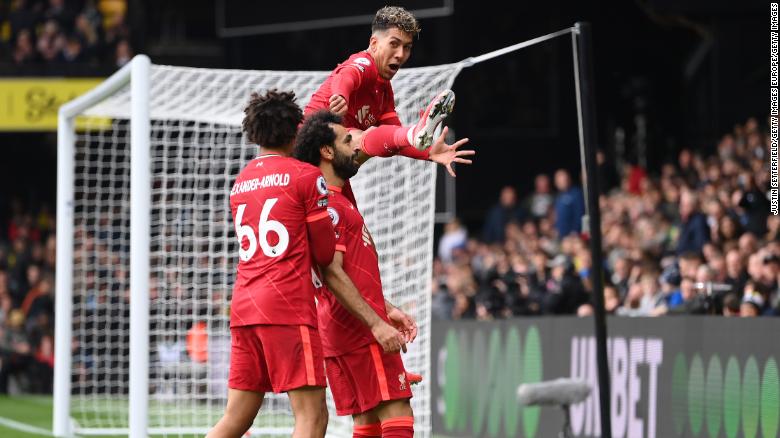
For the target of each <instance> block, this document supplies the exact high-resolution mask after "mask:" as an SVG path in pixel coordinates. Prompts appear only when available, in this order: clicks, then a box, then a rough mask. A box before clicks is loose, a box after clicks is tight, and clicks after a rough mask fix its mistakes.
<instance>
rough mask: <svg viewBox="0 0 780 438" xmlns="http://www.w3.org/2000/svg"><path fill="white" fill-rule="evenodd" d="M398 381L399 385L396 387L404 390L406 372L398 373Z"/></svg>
mask: <svg viewBox="0 0 780 438" xmlns="http://www.w3.org/2000/svg"><path fill="white" fill-rule="evenodd" d="M398 382H400V383H401V385H400V386H399V387H398V389H399V390H400V391H404V390H406V373H401V374H399V375H398Z"/></svg>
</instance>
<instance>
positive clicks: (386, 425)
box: [293, 111, 417, 438]
mask: <svg viewBox="0 0 780 438" xmlns="http://www.w3.org/2000/svg"><path fill="white" fill-rule="evenodd" d="M341 120H342V118H341V117H339V116H337V115H335V114H333V113H331V112H328V111H320V112H317V113H315V114H312V115H310V116H309V117H308V118H307V119H306V121H305V122H304V124H303V126H302V127H301V129H300V130H299V131H298V137H297V139H296V144H295V150H294V153H293V154H294V156H295V157H296V158H298V159H299V160H302V161H305V162H307V163H310V164H313V165H317V166H319V168H320V170H321V171H322V173H323V175H324V176H325V180H326V181H327V183H328V189H329V190H330V196H329V198H328V203H329V206H328V213H329V214H330V218H331V220H332V221H333V224H334V226H335V231H336V254H335V255H334V256H333V263H332V265H342V266H343V269H344V272H346V273H347V275H348V276H349V278H350V280H351V281H352V282H353V283H354V285H355V287H357V290H359V291H360V293H361V295H362V296H363V298H364V299H365V301H366V302H367V303H368V304H369V305H370V306H371V307H372V308H373V310H374V311H375V312H376V313H377V314H379V315H380V316H381V317H382V318H383V319H384V320H386V321H387V322H389V323H391V324H393V325H395V326H396V327H397V328H398V329H399V330H400V331H401V332H402V333H403V334H404V336H405V340H406V341H407V342H411V341H413V340H414V338H415V336H416V335H417V327H416V325H415V324H414V321H413V320H412V319H411V318H410V317H409V316H407V315H406V314H404V313H403V312H402V311H400V310H398V309H397V308H395V307H393V306H392V305H391V304H390V303H389V302H387V301H386V300H385V298H384V294H383V292H382V282H381V279H380V275H379V259H378V256H377V253H376V249H375V247H374V242H373V239H372V237H371V234H370V233H369V231H368V229H367V228H366V226H365V223H364V222H363V217H362V216H361V215H360V212H359V211H358V209H357V208H356V207H355V206H354V205H353V204H352V202H351V201H350V200H349V199H347V198H346V197H345V196H344V194H343V193H342V187H343V186H344V183H345V182H346V181H347V179H349V178H351V177H352V176H354V175H355V173H357V170H358V168H359V167H360V162H359V161H358V155H359V150H358V148H357V147H356V146H353V145H355V143H354V142H352V138H351V134H350V133H349V132H348V131H347V129H346V128H345V127H344V126H342V125H341V124H340V123H341ZM328 275H329V274H328V272H327V270H326V272H325V278H326V283H327V279H328ZM317 314H318V319H319V329H320V334H321V336H322V344H323V350H324V352H325V363H326V367H325V368H326V373H327V376H328V382H329V384H330V388H331V391H332V392H333V398H334V401H335V403H336V410H337V413H338V415H352V416H353V418H354V424H355V426H354V435H353V436H354V437H379V436H382V437H395V438H411V437H412V436H413V435H414V417H413V413H412V407H411V405H410V403H409V399H410V398H411V397H412V392H411V389H410V383H411V382H409V381H408V380H409V379H408V374H407V373H406V371H405V369H404V365H403V362H402V360H401V355H400V354H399V353H397V352H395V353H385V352H382V349H381V348H380V346H379V345H377V343H376V342H375V341H374V338H373V336H372V333H371V330H369V329H368V327H367V326H366V325H365V324H363V323H361V322H360V321H359V320H358V319H357V318H355V317H354V316H353V315H352V314H351V313H350V312H349V311H347V310H346V309H345V308H344V307H343V306H342V305H341V304H340V303H339V301H338V300H337V299H336V297H335V296H334V295H333V294H332V293H331V292H330V291H328V290H327V289H325V288H322V289H320V294H319V296H318V305H317Z"/></svg>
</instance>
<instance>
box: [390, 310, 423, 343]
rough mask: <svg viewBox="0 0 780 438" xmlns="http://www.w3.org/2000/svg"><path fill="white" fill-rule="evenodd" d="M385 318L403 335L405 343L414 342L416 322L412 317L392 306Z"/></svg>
mask: <svg viewBox="0 0 780 438" xmlns="http://www.w3.org/2000/svg"><path fill="white" fill-rule="evenodd" d="M387 318H388V319H389V320H390V324H392V325H393V327H395V328H396V329H397V330H398V331H399V332H401V334H402V335H404V340H405V341H406V342H407V343H412V342H414V339H415V338H416V337H417V324H416V323H415V322H414V318H412V317H411V316H409V315H407V314H406V313H404V312H403V311H402V310H401V309H399V308H397V307H393V309H392V310H391V311H389V312H388V313H387ZM404 352H405V351H404Z"/></svg>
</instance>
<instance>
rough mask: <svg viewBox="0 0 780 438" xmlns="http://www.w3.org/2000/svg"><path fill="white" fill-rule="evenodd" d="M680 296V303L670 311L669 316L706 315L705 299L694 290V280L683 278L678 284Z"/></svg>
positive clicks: (706, 304) (707, 305) (706, 305)
mask: <svg viewBox="0 0 780 438" xmlns="http://www.w3.org/2000/svg"><path fill="white" fill-rule="evenodd" d="M680 296H681V297H682V303H681V304H680V305H679V306H677V307H675V308H673V309H670V310H669V312H668V314H669V315H702V314H704V313H707V310H708V307H709V304H708V302H707V297H706V296H704V294H702V293H699V291H697V290H696V286H695V279H693V278H690V277H683V279H682V282H681V283H680Z"/></svg>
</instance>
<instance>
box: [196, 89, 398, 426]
mask: <svg viewBox="0 0 780 438" xmlns="http://www.w3.org/2000/svg"><path fill="white" fill-rule="evenodd" d="M244 112H245V114H246V116H245V117H244V121H243V129H244V131H245V133H246V135H247V138H248V140H249V141H250V142H252V143H256V144H258V145H262V146H261V148H260V155H258V156H257V157H256V158H255V159H253V160H252V161H250V162H249V163H248V164H247V166H246V167H245V168H244V169H243V170H242V171H241V173H240V174H239V175H238V177H237V178H236V182H235V184H234V185H233V188H232V190H231V192H230V207H231V210H232V213H233V223H234V225H235V231H236V236H237V237H238V239H239V250H238V255H239V262H238V268H237V273H236V280H235V285H234V289H233V299H232V303H231V313H230V331H231V353H230V375H229V380H228V388H229V390H228V401H227V407H226V409H225V414H224V416H223V417H222V419H220V421H219V422H218V423H217V424H216V425H215V427H214V429H213V430H212V431H211V432H210V433H209V435H208V436H209V437H210V438H216V437H240V436H241V435H243V434H244V432H246V430H247V429H248V428H249V427H250V426H251V424H252V421H253V420H254V418H255V416H256V415H257V412H258V410H259V409H260V407H261V405H262V403H263V398H264V396H265V393H266V392H268V391H273V392H275V393H281V392H287V394H288V397H289V399H290V405H291V407H292V410H293V413H294V416H295V429H294V431H293V436H294V437H322V436H324V434H325V429H326V427H327V422H328V412H327V407H326V404H325V372H324V369H323V360H324V359H323V350H322V343H321V341H320V336H319V334H318V331H317V310H316V307H315V302H314V294H315V286H314V282H313V271H312V260H314V262H315V263H317V264H318V265H320V266H323V267H326V269H325V271H326V272H327V273H328V276H329V277H328V278H329V280H331V283H332V284H331V286H332V290H333V291H335V293H336V294H338V296H339V298H340V299H342V302H343V303H344V304H345V306H346V307H347V308H349V309H350V311H352V312H354V313H355V314H356V315H358V316H359V317H360V318H361V320H363V321H364V322H365V323H366V324H368V325H370V326H371V327H372V331H371V333H372V334H373V336H375V338H376V339H377V341H378V342H380V344H381V345H382V346H383V348H384V349H385V350H388V351H398V350H399V349H400V348H401V347H402V346H403V345H404V337H403V335H401V333H399V332H398V331H397V330H396V329H394V328H393V327H391V326H390V325H389V324H387V323H386V322H385V321H383V320H382V319H381V318H380V317H379V316H378V315H377V313H376V312H374V311H373V310H372V309H371V307H369V305H368V304H366V302H365V301H363V299H362V298H361V297H360V294H359V293H358V292H357V291H356V290H354V288H352V289H348V288H347V289H346V291H345V292H342V291H343V290H345V288H344V287H342V286H341V284H343V283H344V282H345V281H348V277H347V275H346V274H345V273H344V272H343V270H342V269H341V264H333V263H331V262H332V261H333V257H334V249H335V246H334V245H335V237H334V236H335V234H334V229H333V225H332V221H331V220H330V217H329V215H328V212H327V210H326V207H327V203H328V189H327V185H326V182H325V179H324V178H323V176H322V173H321V172H320V170H319V169H317V168H316V167H314V166H312V165H310V164H307V163H303V162H301V161H298V160H296V159H294V158H291V157H289V155H290V153H291V151H292V146H293V140H294V138H295V134H296V129H297V127H298V125H299V124H300V122H301V119H302V118H303V114H302V112H301V109H300V108H299V107H298V105H297V104H296V103H295V95H294V94H293V93H284V92H275V91H269V92H267V93H266V94H265V95H263V96H260V95H258V94H256V93H253V94H252V98H251V100H250V102H249V105H248V106H247V108H246V109H245V110H244ZM345 279H346V280H345ZM350 285H351V284H350Z"/></svg>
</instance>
